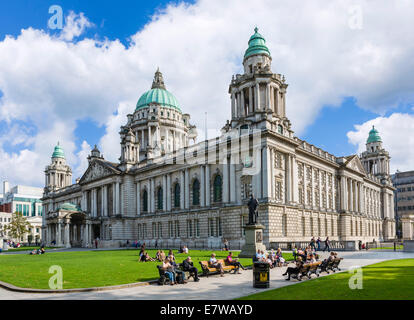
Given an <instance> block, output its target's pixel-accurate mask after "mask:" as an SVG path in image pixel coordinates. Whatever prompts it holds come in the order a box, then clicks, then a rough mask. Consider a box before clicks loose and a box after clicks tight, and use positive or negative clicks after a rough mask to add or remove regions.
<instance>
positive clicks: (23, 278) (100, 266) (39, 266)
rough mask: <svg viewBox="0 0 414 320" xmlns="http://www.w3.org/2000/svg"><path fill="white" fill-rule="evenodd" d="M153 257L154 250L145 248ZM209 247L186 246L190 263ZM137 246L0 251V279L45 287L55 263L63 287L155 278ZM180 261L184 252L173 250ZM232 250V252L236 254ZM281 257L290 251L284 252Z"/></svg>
mask: <svg viewBox="0 0 414 320" xmlns="http://www.w3.org/2000/svg"><path fill="white" fill-rule="evenodd" d="M147 251H148V253H149V255H150V256H151V257H155V253H156V250H147ZM211 252H212V251H204V250H203V251H201V250H190V253H189V255H190V256H191V258H192V260H193V262H194V266H196V267H197V268H198V269H199V270H200V264H199V263H198V262H199V261H201V260H208V259H209V258H210V255H211ZM138 253H139V250H112V251H80V252H46V254H44V255H35V256H31V255H28V254H27V255H26V254H19V255H1V256H0V280H1V281H4V282H7V283H11V284H13V285H15V286H18V287H24V288H36V289H48V288H49V286H48V282H49V278H50V277H51V276H52V274H49V273H48V271H49V268H50V266H52V265H59V266H61V267H62V270H63V289H70V288H89V287H101V286H110V285H119V284H126V283H132V282H140V281H147V280H153V279H158V269H157V268H156V265H158V264H160V262H138ZM167 253H168V251H167ZM215 253H216V255H217V259H221V258H225V257H226V256H227V252H226V251H215ZM174 254H175V257H176V260H177V263H181V262H182V261H183V260H184V259H185V258H186V257H187V255H186V254H177V251H176V250H174ZM237 255H238V252H234V253H233V256H235V257H236V256H237ZM284 255H285V256H286V257H285V259H286V258H287V259H291V254H289V253H285V254H284ZM240 262H241V263H242V264H243V265H244V266H249V265H251V264H252V259H248V258H242V259H240Z"/></svg>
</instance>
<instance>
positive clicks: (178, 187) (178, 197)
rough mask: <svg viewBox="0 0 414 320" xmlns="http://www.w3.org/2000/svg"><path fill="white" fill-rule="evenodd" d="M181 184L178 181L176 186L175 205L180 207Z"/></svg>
mask: <svg viewBox="0 0 414 320" xmlns="http://www.w3.org/2000/svg"><path fill="white" fill-rule="evenodd" d="M180 192H181V190H180V185H179V184H178V183H176V184H175V186H174V207H175V208H179V207H180Z"/></svg>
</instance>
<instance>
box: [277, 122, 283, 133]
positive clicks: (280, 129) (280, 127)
mask: <svg viewBox="0 0 414 320" xmlns="http://www.w3.org/2000/svg"><path fill="white" fill-rule="evenodd" d="M277 133H280V134H283V127H282V125H280V124H279V125H278V126H277Z"/></svg>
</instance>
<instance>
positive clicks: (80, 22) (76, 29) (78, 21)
mask: <svg viewBox="0 0 414 320" xmlns="http://www.w3.org/2000/svg"><path fill="white" fill-rule="evenodd" d="M92 26H93V23H91V22H90V21H89V20H88V18H86V17H85V15H84V14H83V12H81V13H80V14H76V13H75V12H73V11H70V12H69V15H67V16H66V18H65V26H64V28H63V30H62V33H61V34H60V36H59V38H60V39H63V40H66V41H72V40H73V39H74V38H77V37H79V36H80V35H81V34H83V32H84V31H85V29H86V28H90V27H92Z"/></svg>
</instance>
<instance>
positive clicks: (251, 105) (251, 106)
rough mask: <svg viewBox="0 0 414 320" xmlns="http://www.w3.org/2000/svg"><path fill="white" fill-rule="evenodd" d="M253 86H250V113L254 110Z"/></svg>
mask: <svg viewBox="0 0 414 320" xmlns="http://www.w3.org/2000/svg"><path fill="white" fill-rule="evenodd" d="M252 89H253V88H252V87H249V113H252V112H253V90H252Z"/></svg>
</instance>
